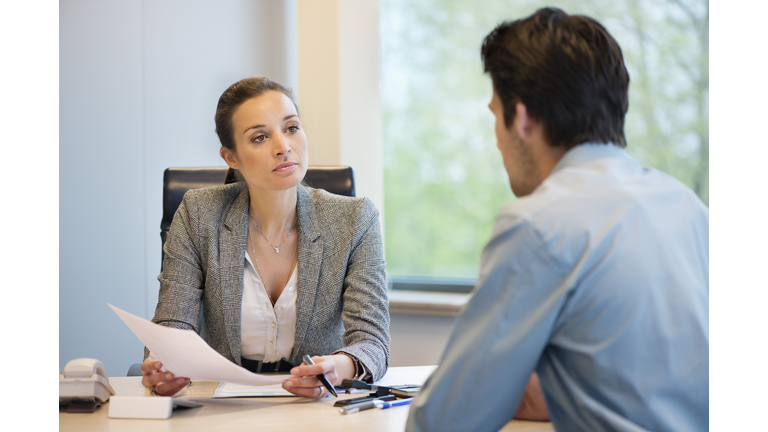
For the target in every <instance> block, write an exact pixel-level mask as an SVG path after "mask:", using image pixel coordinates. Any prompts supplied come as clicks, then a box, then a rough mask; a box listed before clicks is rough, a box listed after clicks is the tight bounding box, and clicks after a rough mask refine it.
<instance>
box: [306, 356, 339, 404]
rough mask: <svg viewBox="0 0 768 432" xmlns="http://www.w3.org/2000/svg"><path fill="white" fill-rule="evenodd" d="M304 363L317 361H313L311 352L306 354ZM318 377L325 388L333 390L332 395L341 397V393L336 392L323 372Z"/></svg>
mask: <svg viewBox="0 0 768 432" xmlns="http://www.w3.org/2000/svg"><path fill="white" fill-rule="evenodd" d="M304 363H306V364H308V365H313V364H315V362H313V361H312V359H311V358H310V357H309V354H304ZM316 376H317V379H319V380H320V382H321V383H323V385H324V386H325V388H327V389H328V391H329V392H331V394H332V395H334V396H336V397H339V395H337V394H336V390H335V389H334V388H333V386H332V385H331V383H330V382H328V378H326V377H325V375H323V374H317V375H316Z"/></svg>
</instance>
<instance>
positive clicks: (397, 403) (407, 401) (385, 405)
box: [376, 398, 413, 409]
mask: <svg viewBox="0 0 768 432" xmlns="http://www.w3.org/2000/svg"><path fill="white" fill-rule="evenodd" d="M412 400H413V398H408V399H403V400H399V401H394V402H382V403H381V404H376V408H380V409H387V408H392V407H396V406H403V405H408V404H410V403H411V401H412Z"/></svg>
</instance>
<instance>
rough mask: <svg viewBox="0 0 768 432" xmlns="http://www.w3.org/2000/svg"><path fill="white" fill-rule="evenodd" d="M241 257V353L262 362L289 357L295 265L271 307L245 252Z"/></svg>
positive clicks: (293, 325)
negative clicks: (242, 272) (242, 259)
mask: <svg viewBox="0 0 768 432" xmlns="http://www.w3.org/2000/svg"><path fill="white" fill-rule="evenodd" d="M245 260H246V264H245V272H244V274H243V302H242V306H241V310H240V350H241V353H242V354H241V355H242V357H244V358H247V359H249V360H260V361H263V362H264V363H274V362H277V361H280V359H286V360H289V359H290V358H291V353H292V352H293V343H294V340H295V337H296V298H297V290H296V285H297V283H298V272H297V267H298V266H294V267H293V272H292V273H291V278H290V279H289V280H288V283H287V284H286V285H285V288H284V289H283V292H282V293H281V294H280V297H278V298H277V301H276V302H275V306H274V307H272V303H271V302H270V301H269V295H267V290H266V288H265V287H264V282H262V280H261V277H259V273H258V272H257V271H256V268H255V267H254V265H253V263H252V262H251V257H250V256H248V254H247V253H246V254H245Z"/></svg>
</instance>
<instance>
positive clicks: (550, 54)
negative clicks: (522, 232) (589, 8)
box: [481, 8, 629, 196]
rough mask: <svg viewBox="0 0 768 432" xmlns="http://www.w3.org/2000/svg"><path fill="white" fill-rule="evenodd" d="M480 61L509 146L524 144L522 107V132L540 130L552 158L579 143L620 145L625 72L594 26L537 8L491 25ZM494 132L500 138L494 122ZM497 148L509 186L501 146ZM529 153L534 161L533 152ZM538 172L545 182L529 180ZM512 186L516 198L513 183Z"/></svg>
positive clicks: (617, 51) (614, 48) (611, 44)
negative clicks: (519, 121) (535, 178)
mask: <svg viewBox="0 0 768 432" xmlns="http://www.w3.org/2000/svg"><path fill="white" fill-rule="evenodd" d="M481 56H482V60H483V67H484V69H485V72H487V73H489V74H490V76H491V80H492V82H493V89H494V98H497V99H498V101H497V103H498V104H499V105H500V107H501V113H502V114H503V120H504V122H503V123H504V126H506V128H507V129H509V131H508V132H510V133H511V137H508V138H511V139H512V141H511V142H512V143H516V144H519V145H523V146H525V145H526V136H525V131H526V130H527V129H526V128H522V129H521V128H520V126H522V125H518V127H517V128H516V127H515V120H516V116H517V113H518V112H519V111H520V107H521V106H522V109H523V110H524V112H525V115H526V118H525V119H524V120H525V121H526V124H527V126H526V127H530V126H535V127H539V128H541V137H542V138H543V139H544V141H545V142H546V144H547V145H548V146H550V147H551V148H552V149H553V150H559V151H555V152H554V153H553V154H560V155H562V153H564V152H565V151H567V150H568V149H570V148H572V147H574V146H576V145H578V144H582V143H585V142H593V143H613V144H615V145H618V146H620V147H625V146H626V139H625V138H624V116H625V115H626V113H627V108H628V106H629V102H628V89H629V74H628V73H627V68H626V67H625V66H624V60H623V57H622V54H621V48H619V45H618V44H617V43H616V41H615V40H614V39H613V37H611V35H610V34H608V31H607V30H605V28H603V26H602V25H600V24H599V23H598V22H597V21H595V20H593V19H591V18H588V17H585V16H579V15H568V14H567V13H565V12H563V11H562V10H560V9H552V8H545V9H540V10H538V11H537V12H536V13H535V14H533V15H531V16H530V17H528V18H525V19H522V20H517V21H513V22H504V23H502V24H500V25H499V26H498V27H496V28H495V29H494V30H493V31H492V32H491V33H490V34H489V35H488V36H486V38H485V40H484V41H483V46H482V51H481ZM493 104H494V102H493V101H492V102H491V105H493ZM491 109H492V110H493V106H491ZM496 130H497V138H498V132H499V126H498V125H497V128H496ZM520 132H523V133H522V134H521V133H520ZM534 132H535V130H534ZM515 139H520V140H521V142H516V141H515ZM499 149H500V150H501V151H502V155H503V156H505V166H506V167H507V172H508V173H509V174H510V182H511V183H512V182H513V179H512V177H513V173H510V164H508V163H507V160H506V159H507V157H508V156H507V155H505V154H504V153H505V148H503V147H502V143H501V142H500V143H499ZM521 149H522V148H519V149H518V150H521ZM507 150H508V149H507ZM523 151H524V150H523ZM542 151H543V152H544V153H552V152H548V151H546V149H545V150H542ZM508 153H509V152H508ZM529 153H530V152H529ZM533 153H534V154H533V155H532V157H534V158H535V157H536V154H535V153H537V152H536V151H533ZM512 156H514V153H512ZM555 162H556V161H555ZM550 170H551V168H550ZM545 171H546V170H545ZM540 174H541V175H542V176H543V177H542V178H540V179H539V180H538V182H536V181H533V182H534V183H536V185H538V183H540V182H541V180H543V178H544V177H546V176H547V175H548V174H549V171H547V172H543V173H540ZM515 175H516V176H517V177H519V176H520V175H519V174H515ZM534 188H535V186H534ZM512 189H513V191H514V192H515V194H516V195H518V196H521V194H520V193H518V192H517V191H515V185H512ZM523 189H526V190H527V189H529V188H528V187H526V188H523ZM531 190H532V189H531ZM522 192H525V190H523V191H522ZM527 193H530V191H528V192H527ZM527 193H523V195H525V194H527Z"/></svg>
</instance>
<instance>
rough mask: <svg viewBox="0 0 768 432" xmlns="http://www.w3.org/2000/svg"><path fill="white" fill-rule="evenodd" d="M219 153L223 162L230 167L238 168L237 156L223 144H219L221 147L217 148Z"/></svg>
mask: <svg viewBox="0 0 768 432" xmlns="http://www.w3.org/2000/svg"><path fill="white" fill-rule="evenodd" d="M219 155H221V158H222V159H224V162H226V163H227V165H229V167H230V168H232V169H239V165H238V163H237V158H236V157H235V154H234V153H233V152H232V150H230V149H228V148H226V147H224V146H221V149H220V150H219Z"/></svg>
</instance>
